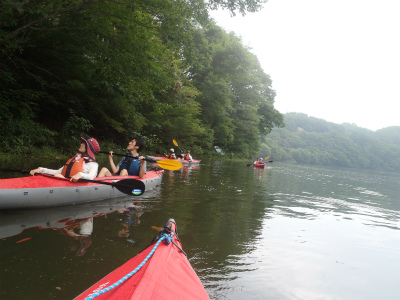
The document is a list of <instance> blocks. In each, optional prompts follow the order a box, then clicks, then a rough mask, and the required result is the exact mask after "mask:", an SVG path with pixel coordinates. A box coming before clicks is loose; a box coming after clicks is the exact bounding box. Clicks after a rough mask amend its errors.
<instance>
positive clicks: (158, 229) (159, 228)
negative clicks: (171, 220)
mask: <svg viewBox="0 0 400 300" xmlns="http://www.w3.org/2000/svg"><path fill="white" fill-rule="evenodd" d="M151 228H153V229H155V230H157V231H161V229H163V227H156V226H151Z"/></svg>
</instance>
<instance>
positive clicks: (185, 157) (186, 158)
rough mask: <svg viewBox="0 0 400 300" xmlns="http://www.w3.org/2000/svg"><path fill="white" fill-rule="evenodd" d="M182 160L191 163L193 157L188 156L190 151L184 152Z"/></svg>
mask: <svg viewBox="0 0 400 300" xmlns="http://www.w3.org/2000/svg"><path fill="white" fill-rule="evenodd" d="M183 159H184V160H188V161H192V160H193V157H192V156H191V155H190V150H187V151H186V154H185V156H184V157H183Z"/></svg>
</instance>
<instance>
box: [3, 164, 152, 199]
mask: <svg viewBox="0 0 400 300" xmlns="http://www.w3.org/2000/svg"><path fill="white" fill-rule="evenodd" d="M0 171H3V172H18V173H22V174H29V171H27V170H14V169H0ZM38 175H42V176H46V177H52V178H60V177H54V176H53V175H49V174H38ZM60 179H62V178H60ZM78 181H81V182H93V183H99V184H105V185H111V186H113V187H115V188H116V189H117V190H118V191H120V192H121V193H124V194H127V195H134V196H139V195H141V194H143V193H144V191H145V185H144V183H143V181H141V180H137V179H133V178H132V179H122V180H119V181H117V182H105V181H101V180H89V179H78Z"/></svg>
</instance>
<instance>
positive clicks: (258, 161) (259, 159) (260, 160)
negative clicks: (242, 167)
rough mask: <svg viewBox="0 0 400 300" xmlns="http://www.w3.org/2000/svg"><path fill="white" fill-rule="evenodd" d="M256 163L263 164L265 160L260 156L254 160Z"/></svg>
mask: <svg viewBox="0 0 400 300" xmlns="http://www.w3.org/2000/svg"><path fill="white" fill-rule="evenodd" d="M254 163H255V164H256V165H263V164H264V161H263V159H262V158H261V157H260V158H257V161H255V162H254Z"/></svg>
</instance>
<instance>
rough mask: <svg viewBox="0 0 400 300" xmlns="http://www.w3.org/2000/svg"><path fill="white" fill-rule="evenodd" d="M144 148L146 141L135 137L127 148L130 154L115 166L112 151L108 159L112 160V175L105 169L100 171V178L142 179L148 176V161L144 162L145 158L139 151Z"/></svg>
mask: <svg viewBox="0 0 400 300" xmlns="http://www.w3.org/2000/svg"><path fill="white" fill-rule="evenodd" d="M143 147H144V141H143V140H142V139H141V138H139V137H134V138H133V139H132V140H131V141H130V142H129V144H128V146H127V147H126V149H128V151H129V154H128V155H127V156H126V157H123V158H122V159H121V161H120V162H119V163H118V165H115V164H114V160H113V151H110V155H109V156H108V158H109V160H110V166H111V171H112V173H111V172H110V170H108V169H107V168H105V167H104V168H102V169H101V170H100V173H99V177H105V176H117V175H120V176H128V175H130V176H139V177H140V178H142V177H143V176H144V175H145V174H146V161H145V160H144V156H140V155H139V151H141V150H142V149H143Z"/></svg>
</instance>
